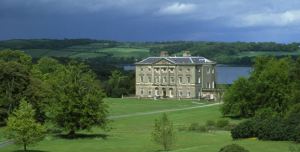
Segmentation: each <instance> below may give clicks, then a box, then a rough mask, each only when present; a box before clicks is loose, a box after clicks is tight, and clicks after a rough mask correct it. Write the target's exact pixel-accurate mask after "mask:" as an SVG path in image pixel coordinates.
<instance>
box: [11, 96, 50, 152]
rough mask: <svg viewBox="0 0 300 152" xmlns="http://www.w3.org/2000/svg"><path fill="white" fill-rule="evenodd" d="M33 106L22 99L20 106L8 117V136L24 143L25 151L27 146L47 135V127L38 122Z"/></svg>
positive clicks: (16, 141)
mask: <svg viewBox="0 0 300 152" xmlns="http://www.w3.org/2000/svg"><path fill="white" fill-rule="evenodd" d="M34 113H35V111H34V109H33V107H32V106H31V105H30V104H29V103H28V102H27V101H26V100H25V99H22V100H21V102H20V106H19V108H17V109H16V110H15V111H14V112H13V113H12V114H11V115H10V116H9V118H8V121H7V137H8V139H11V140H12V141H13V142H14V143H15V144H17V145H22V146H23V148H24V151H26V150H27V146H28V145H30V144H34V143H36V142H38V141H40V140H42V138H43V137H44V135H45V132H46V129H45V128H44V126H42V125H41V124H39V123H37V122H36V120H35V118H34V116H35V114H34Z"/></svg>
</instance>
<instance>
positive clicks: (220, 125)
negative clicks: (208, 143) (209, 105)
mask: <svg viewBox="0 0 300 152" xmlns="http://www.w3.org/2000/svg"><path fill="white" fill-rule="evenodd" d="M228 125H229V121H228V120H227V119H221V120H218V121H217V123H216V127H218V128H225V127H226V126H228Z"/></svg>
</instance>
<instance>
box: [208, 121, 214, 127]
mask: <svg viewBox="0 0 300 152" xmlns="http://www.w3.org/2000/svg"><path fill="white" fill-rule="evenodd" d="M206 126H208V127H214V126H216V122H215V121H213V120H207V121H206Z"/></svg>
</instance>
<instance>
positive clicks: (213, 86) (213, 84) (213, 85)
mask: <svg viewBox="0 0 300 152" xmlns="http://www.w3.org/2000/svg"><path fill="white" fill-rule="evenodd" d="M211 86H212V88H213V89H214V88H215V81H213V82H212V84H211Z"/></svg>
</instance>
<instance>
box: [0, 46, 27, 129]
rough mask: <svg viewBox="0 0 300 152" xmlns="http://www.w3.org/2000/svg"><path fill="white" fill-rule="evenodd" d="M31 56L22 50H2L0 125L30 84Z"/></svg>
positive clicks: (0, 64)
mask: <svg viewBox="0 0 300 152" xmlns="http://www.w3.org/2000/svg"><path fill="white" fill-rule="evenodd" d="M30 64H31V58H30V57H29V56H28V55H26V54H24V53H22V52H20V51H1V52H0V126H1V125H4V124H5V120H6V119H7V116H8V115H9V114H10V113H11V112H12V111H13V110H14V109H15V108H16V107H18V105H19V101H20V100H21V98H22V97H24V92H25V91H26V89H27V88H28V86H29V85H30Z"/></svg>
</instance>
